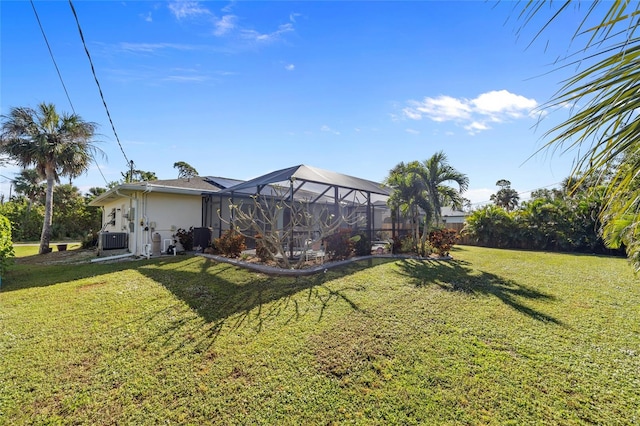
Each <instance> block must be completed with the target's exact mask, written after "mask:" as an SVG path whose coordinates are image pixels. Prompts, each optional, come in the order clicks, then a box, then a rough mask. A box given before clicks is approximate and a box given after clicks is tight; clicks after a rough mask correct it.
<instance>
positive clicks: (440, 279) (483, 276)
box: [399, 259, 563, 325]
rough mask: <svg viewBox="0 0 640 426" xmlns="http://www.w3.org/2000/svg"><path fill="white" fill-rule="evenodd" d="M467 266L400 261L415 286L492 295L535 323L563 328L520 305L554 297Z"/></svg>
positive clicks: (548, 316)
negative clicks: (549, 323) (431, 286)
mask: <svg viewBox="0 0 640 426" xmlns="http://www.w3.org/2000/svg"><path fill="white" fill-rule="evenodd" d="M469 265H470V264H469V263H468V262H465V261H460V260H451V261H433V260H430V261H419V260H412V259H407V260H403V261H401V262H399V266H400V270H401V273H402V274H403V275H405V276H407V277H408V278H409V279H411V280H412V281H413V283H414V284H415V285H416V286H419V287H422V286H430V285H435V286H438V287H440V288H441V289H443V290H446V291H452V292H463V293H469V294H480V295H491V296H494V297H497V298H498V299H500V300H501V301H502V302H503V303H505V304H506V305H508V306H510V307H512V308H513V309H515V310H517V311H518V312H521V313H522V314H524V315H527V316H529V317H531V318H533V319H535V320H538V321H543V322H551V323H554V324H558V325H563V323H562V321H560V320H559V319H557V318H554V317H553V316H551V315H548V314H545V313H543V312H540V311H538V310H536V309H533V308H531V307H529V306H527V305H525V304H524V303H523V302H522V301H523V300H546V301H553V300H555V297H554V296H553V295H550V294H545V293H542V292H541V291H539V290H536V289H534V288H531V287H528V286H525V285H523V284H519V283H517V282H515V281H513V280H510V279H505V278H502V277H500V276H498V275H495V274H492V273H489V272H484V271H478V270H474V269H472V268H471V267H470V266H469Z"/></svg>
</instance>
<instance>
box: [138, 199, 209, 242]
mask: <svg viewBox="0 0 640 426" xmlns="http://www.w3.org/2000/svg"><path fill="white" fill-rule="evenodd" d="M137 195H138V196H139V197H140V198H139V199H140V203H139V205H140V212H139V215H138V217H137V220H136V224H135V225H136V227H137V228H138V232H136V236H137V238H138V239H139V240H138V243H139V245H138V247H143V246H144V245H145V244H152V242H153V236H154V234H159V235H160V242H161V250H163V249H165V247H164V245H165V244H164V243H165V240H172V239H173V235H174V234H175V233H176V231H177V230H178V229H180V228H182V229H185V230H189V228H190V227H192V226H193V227H194V228H197V227H200V226H202V197H201V196H199V195H198V196H195V195H183V194H166V193H159V192H156V193H154V192H150V193H147V194H137Z"/></svg>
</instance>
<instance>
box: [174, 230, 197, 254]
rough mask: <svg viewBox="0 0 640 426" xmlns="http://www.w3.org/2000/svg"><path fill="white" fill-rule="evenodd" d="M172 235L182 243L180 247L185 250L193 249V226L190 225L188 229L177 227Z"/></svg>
mask: <svg viewBox="0 0 640 426" xmlns="http://www.w3.org/2000/svg"><path fill="white" fill-rule="evenodd" d="M173 237H174V238H177V239H178V241H180V244H182V248H184V250H185V251H191V250H193V226H192V227H190V228H189V230H188V231H187V230H185V229H182V228H178V230H177V231H176V233H175V234H174V235H173Z"/></svg>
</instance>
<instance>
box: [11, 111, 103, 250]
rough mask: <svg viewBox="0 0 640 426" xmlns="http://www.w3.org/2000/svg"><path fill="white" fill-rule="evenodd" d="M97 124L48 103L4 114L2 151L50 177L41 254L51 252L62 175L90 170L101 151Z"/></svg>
mask: <svg viewBox="0 0 640 426" xmlns="http://www.w3.org/2000/svg"><path fill="white" fill-rule="evenodd" d="M96 127H97V125H96V124H95V123H92V122H87V121H84V120H82V118H81V117H80V116H78V115H77V114H66V113H63V114H62V115H60V114H58V112H57V111H56V108H55V106H54V105H53V104H47V103H41V104H40V105H38V107H37V108H36V109H32V108H28V107H14V108H11V110H10V111H9V114H8V115H3V116H2V133H1V134H0V152H2V153H4V154H6V155H8V157H9V158H11V159H12V160H13V161H15V162H16V163H17V164H18V165H20V166H22V167H23V168H27V167H31V166H32V167H34V168H35V169H36V171H37V172H38V173H39V174H40V176H41V177H42V178H43V179H45V180H46V185H47V186H46V192H45V212H44V221H43V224H42V234H41V236H40V250H39V253H40V254H44V253H48V252H50V251H51V249H50V248H49V243H50V240H51V225H52V221H53V188H54V185H55V184H56V183H57V182H60V176H70V177H78V176H80V175H81V174H83V173H84V172H86V171H87V169H88V168H89V165H90V163H91V161H92V160H93V158H94V154H95V153H96V152H98V149H97V148H96V146H95V145H94V142H93V140H92V139H93V136H94V134H95V130H96Z"/></svg>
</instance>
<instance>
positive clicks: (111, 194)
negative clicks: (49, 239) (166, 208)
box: [89, 176, 241, 206]
mask: <svg viewBox="0 0 640 426" xmlns="http://www.w3.org/2000/svg"><path fill="white" fill-rule="evenodd" d="M239 182H241V181H239ZM219 190H220V188H219V187H217V186H214V184H213V183H211V182H209V180H208V178H203V177H200V176H194V177H191V178H188V179H166V180H154V181H150V182H131V183H123V184H122V185H118V186H116V187H115V188H112V189H110V190H108V191H107V192H105V193H104V194H100V195H99V196H98V197H96V198H95V199H93V200H92V201H91V202H90V203H89V205H90V206H101V205H103V204H105V202H106V201H109V200H114V199H117V198H120V197H122V194H123V193H129V194H131V193H133V192H139V191H146V192H161V193H168V194H192V195H200V194H202V193H203V192H211V191H219Z"/></svg>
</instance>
